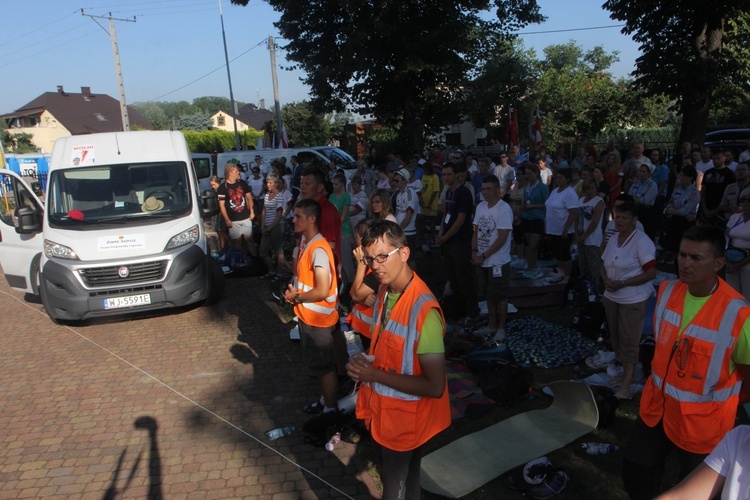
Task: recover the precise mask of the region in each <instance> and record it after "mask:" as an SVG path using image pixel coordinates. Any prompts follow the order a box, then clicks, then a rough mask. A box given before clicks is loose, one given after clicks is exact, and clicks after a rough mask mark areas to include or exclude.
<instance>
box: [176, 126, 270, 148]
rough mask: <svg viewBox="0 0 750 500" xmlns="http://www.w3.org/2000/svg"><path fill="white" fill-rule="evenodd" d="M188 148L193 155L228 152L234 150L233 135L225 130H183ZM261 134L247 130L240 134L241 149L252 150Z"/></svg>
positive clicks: (253, 130)
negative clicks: (247, 148)
mask: <svg viewBox="0 0 750 500" xmlns="http://www.w3.org/2000/svg"><path fill="white" fill-rule="evenodd" d="M182 134H183V135H184V136H185V141H186V142H187V144H188V148H189V149H190V151H191V152H193V153H213V152H215V151H229V150H231V149H233V148H234V146H235V144H234V133H233V132H229V131H227V130H218V129H213V130H205V131H202V132H198V131H194V130H183V131H182ZM262 136H263V132H259V131H257V130H255V129H252V128H251V129H248V130H245V131H244V132H240V143H241V145H242V146H243V147H249V148H254V147H255V145H256V144H257V143H258V138H259V137H262Z"/></svg>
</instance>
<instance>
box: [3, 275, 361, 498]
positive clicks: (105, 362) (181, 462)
mask: <svg viewBox="0 0 750 500" xmlns="http://www.w3.org/2000/svg"><path fill="white" fill-rule="evenodd" d="M0 279H2V278H0ZM270 289H271V285H270V284H269V283H267V282H264V281H263V280H260V279H259V278H245V277H234V278H231V279H228V280H227V289H226V294H225V296H224V299H223V300H222V301H221V302H220V303H219V304H217V305H215V306H212V307H193V308H189V309H187V310H180V311H174V312H167V313H159V314H154V315H151V316H149V317H138V318H132V317H131V318H127V319H125V320H118V321H112V320H98V321H96V322H87V323H83V324H75V325H67V326H58V325H54V324H52V323H51V322H50V320H49V319H48V317H47V316H46V314H45V313H44V311H43V308H42V306H41V304H39V303H35V302H33V301H29V300H27V298H25V297H24V295H23V294H21V293H17V292H15V291H13V290H11V289H10V288H9V287H8V286H7V284H6V283H5V280H4V279H2V283H0V307H2V323H3V328H2V333H0V498H2V499H5V498H92V499H94V498H96V499H98V498H170V499H171V498H180V499H181V498H190V499H192V498H196V499H197V498H207V499H208V498H264V499H265V498H269V499H298V498H302V499H313V498H347V497H350V498H370V497H371V496H372V495H373V494H375V495H376V493H375V491H376V489H375V486H374V485H373V480H372V479H371V478H370V477H369V476H368V475H367V473H366V472H365V470H364V467H363V466H362V464H361V461H360V460H359V458H358V457H357V456H356V454H355V449H354V445H351V444H346V443H341V444H340V445H339V446H338V447H337V448H336V450H335V451H334V452H333V453H330V452H327V451H325V450H324V449H322V448H315V447H313V446H312V445H309V444H305V443H303V434H302V432H301V430H298V431H297V432H295V433H294V434H292V435H290V436H288V437H285V438H282V439H279V440H277V441H268V440H267V439H266V437H265V435H264V433H265V431H267V430H269V429H273V428H276V427H281V426H289V425H294V426H296V427H297V429H301V427H302V424H303V423H304V422H305V419H306V417H307V415H305V414H303V413H302V412H301V410H300V408H301V407H302V406H304V405H305V404H306V403H309V402H310V401H311V400H312V399H313V398H314V397H315V394H316V391H317V385H316V383H315V382H314V381H313V380H311V379H310V378H308V376H307V374H306V371H305V369H304V367H303V365H302V356H301V353H300V346H299V345H298V344H295V343H292V342H291V341H290V340H289V335H288V331H289V328H290V327H289V326H287V325H285V324H284V322H283V321H282V319H281V317H282V316H283V315H280V314H279V306H277V305H276V304H275V303H273V301H272V300H271V297H270Z"/></svg>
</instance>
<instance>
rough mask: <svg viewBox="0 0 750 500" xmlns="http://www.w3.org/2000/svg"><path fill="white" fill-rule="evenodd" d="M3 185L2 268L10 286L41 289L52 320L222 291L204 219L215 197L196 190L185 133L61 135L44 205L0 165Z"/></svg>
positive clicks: (165, 304) (214, 207) (178, 302)
mask: <svg viewBox="0 0 750 500" xmlns="http://www.w3.org/2000/svg"><path fill="white" fill-rule="evenodd" d="M0 181H2V186H3V189H2V191H3V192H2V196H3V200H0V203H1V204H2V205H1V206H2V215H0V219H1V220H2V223H0V237H1V238H2V240H1V242H0V264H2V267H3V271H4V272H5V277H6V279H7V280H8V284H9V285H10V286H11V287H13V288H14V289H16V290H19V291H25V292H29V293H32V294H36V295H41V298H42V303H43V304H44V307H45V309H46V310H47V314H48V315H49V317H50V318H51V319H52V320H53V321H55V322H57V321H59V320H81V319H86V318H91V317H97V316H111V315H120V314H123V313H129V312H135V311H143V310H152V309H161V308H169V307H178V306H183V305H187V304H191V303H195V302H199V301H203V300H207V301H209V302H213V301H216V300H218V299H219V298H220V297H221V294H222V292H223V287H224V276H223V273H222V271H221V268H220V266H219V265H218V263H217V262H216V261H215V260H214V259H212V258H211V257H210V254H209V252H208V251H207V243H206V235H205V233H204V230H203V221H202V219H203V218H206V217H210V216H212V215H214V214H216V213H217V212H218V201H217V198H216V194H215V193H214V192H213V190H211V191H207V192H205V193H204V194H203V195H200V194H199V192H198V182H197V179H196V176H195V173H194V170H193V168H192V167H191V159H190V153H189V152H188V148H187V144H186V143H185V138H184V137H183V135H182V133H180V132H168V131H139V132H115V133H104V134H91V135H77V136H72V137H63V138H60V139H58V140H57V141H56V142H55V146H54V148H53V150H52V157H51V162H50V169H49V179H48V182H47V189H46V196H45V199H46V202H44V203H43V202H42V200H41V199H40V198H39V197H37V196H35V195H34V193H33V192H32V191H31V189H30V188H29V186H28V185H26V183H24V181H23V179H21V178H20V177H19V176H18V174H15V173H13V172H11V171H10V170H5V169H3V170H0Z"/></svg>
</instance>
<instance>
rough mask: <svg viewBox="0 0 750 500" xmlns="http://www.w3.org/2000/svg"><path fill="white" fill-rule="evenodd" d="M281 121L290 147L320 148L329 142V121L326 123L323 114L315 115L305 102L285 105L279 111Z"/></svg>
mask: <svg viewBox="0 0 750 500" xmlns="http://www.w3.org/2000/svg"><path fill="white" fill-rule="evenodd" d="M281 119H282V121H283V122H284V127H285V128H286V134H287V137H289V142H290V143H291V144H290V146H292V147H308V146H320V145H322V144H328V143H329V142H330V140H331V124H330V121H326V118H325V116H324V115H323V114H321V113H316V112H315V111H314V110H313V108H312V106H311V105H310V103H309V102H307V101H302V102H292V103H289V104H285V105H284V107H283V108H282V109H281ZM275 128H276V126H275V124H274V125H273V129H274V130H275Z"/></svg>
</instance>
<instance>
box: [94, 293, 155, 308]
mask: <svg viewBox="0 0 750 500" xmlns="http://www.w3.org/2000/svg"><path fill="white" fill-rule="evenodd" d="M150 303H151V295H149V294H147V293H144V294H143V295H128V296H127V297H115V298H113V299H104V309H119V308H121V307H133V306H144V305H147V304H150Z"/></svg>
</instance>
